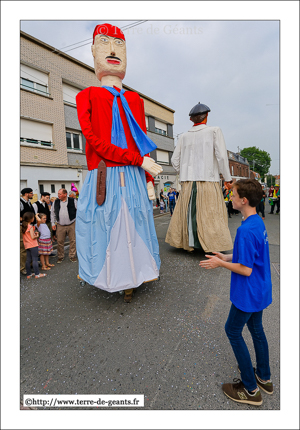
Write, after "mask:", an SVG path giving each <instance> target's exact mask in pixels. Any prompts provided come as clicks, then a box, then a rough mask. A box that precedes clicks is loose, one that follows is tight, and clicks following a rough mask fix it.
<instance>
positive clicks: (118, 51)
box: [92, 34, 127, 81]
mask: <svg viewBox="0 0 300 430" xmlns="http://www.w3.org/2000/svg"><path fill="white" fill-rule="evenodd" d="M92 53H93V57H94V67H95V73H96V76H97V78H98V79H99V81H101V79H102V77H103V76H118V77H119V78H120V79H121V80H123V79H124V76H125V73H126V65H127V61H126V42H125V41H124V40H122V39H118V38H116V37H110V36H106V35H103V34H98V35H97V36H96V37H95V41H94V45H92Z"/></svg>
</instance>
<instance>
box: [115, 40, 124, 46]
mask: <svg viewBox="0 0 300 430" xmlns="http://www.w3.org/2000/svg"><path fill="white" fill-rule="evenodd" d="M115 44H116V45H118V46H122V45H124V40H122V39H115Z"/></svg>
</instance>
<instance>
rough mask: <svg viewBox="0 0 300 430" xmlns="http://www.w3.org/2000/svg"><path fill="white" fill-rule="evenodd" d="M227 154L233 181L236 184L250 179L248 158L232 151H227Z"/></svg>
mask: <svg viewBox="0 0 300 430" xmlns="http://www.w3.org/2000/svg"><path fill="white" fill-rule="evenodd" d="M227 154H228V161H229V170H230V174H231V176H232V181H233V182H235V181H238V180H239V179H246V178H250V166H249V163H248V160H247V158H244V157H242V156H241V155H240V154H236V153H235V152H232V151H227Z"/></svg>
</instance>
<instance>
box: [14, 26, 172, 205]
mask: <svg viewBox="0 0 300 430" xmlns="http://www.w3.org/2000/svg"><path fill="white" fill-rule="evenodd" d="M20 44H21V47H20V62H21V66H20V77H21V78H20V93H21V94H20V104H21V106H20V114H21V121H20V160H21V169H20V175H21V176H20V189H22V188H24V187H31V188H32V189H33V191H34V194H35V199H36V198H38V197H39V195H40V193H41V192H42V191H48V192H49V193H51V196H57V191H58V190H59V189H60V188H66V189H67V190H68V191H70V189H71V184H72V183H74V184H75V185H76V187H77V188H78V190H79V192H80V189H81V187H82V184H83V181H84V179H85V177H86V174H87V164H86V157H85V138H84V136H83V135H82V133H81V129H80V125H79V121H78V118H77V110H76V104H75V97H76V95H77V93H78V92H79V91H81V90H83V89H84V88H87V87H90V86H100V82H99V81H98V79H97V77H96V75H95V72H94V69H93V68H92V67H90V66H88V65H87V64H84V63H82V62H81V61H79V60H76V59H75V58H73V57H71V56H69V55H67V54H65V53H63V52H61V51H58V50H57V49H55V48H54V47H52V46H50V45H47V44H46V43H44V42H42V41H40V40H38V39H36V38H34V37H32V36H30V35H28V34H26V33H24V32H21V38H20ZM123 88H124V89H125V90H132V88H129V87H128V86H126V85H123ZM133 91H135V90H133ZM136 92H137V93H138V94H139V95H140V97H141V98H142V99H143V100H144V105H145V115H146V125H147V134H148V135H149V137H150V138H151V139H152V140H153V141H154V142H155V144H156V145H157V149H156V150H155V151H153V152H152V153H151V154H150V155H151V156H152V158H154V159H155V160H156V161H157V162H158V163H159V164H161V165H162V166H163V169H164V175H163V177H159V178H155V188H156V193H157V196H158V194H159V191H160V188H163V187H164V185H165V183H166V182H167V181H169V182H170V183H171V184H173V183H174V182H175V178H176V175H175V171H174V169H173V167H172V166H171V162H170V160H171V157H172V154H173V150H174V139H173V124H174V110H173V109H170V108H168V107H167V106H164V105H163V104H161V103H159V102H157V101H155V100H153V99H151V98H150V97H148V96H146V95H144V94H141V93H139V92H138V91H136Z"/></svg>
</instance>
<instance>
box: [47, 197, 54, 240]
mask: <svg viewBox="0 0 300 430" xmlns="http://www.w3.org/2000/svg"><path fill="white" fill-rule="evenodd" d="M55 200H56V197H51V199H50V201H49V204H48V207H49V210H50V218H51V208H52V205H53V202H55ZM49 228H50V231H51V236H52V242H56V234H55V231H54V230H52V225H51V227H49Z"/></svg>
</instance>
